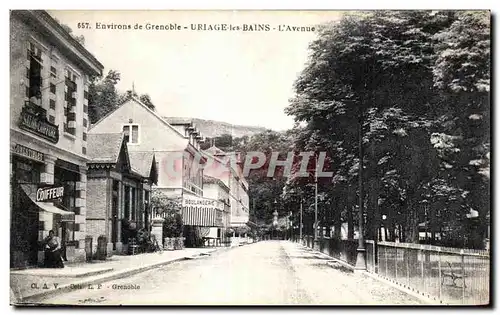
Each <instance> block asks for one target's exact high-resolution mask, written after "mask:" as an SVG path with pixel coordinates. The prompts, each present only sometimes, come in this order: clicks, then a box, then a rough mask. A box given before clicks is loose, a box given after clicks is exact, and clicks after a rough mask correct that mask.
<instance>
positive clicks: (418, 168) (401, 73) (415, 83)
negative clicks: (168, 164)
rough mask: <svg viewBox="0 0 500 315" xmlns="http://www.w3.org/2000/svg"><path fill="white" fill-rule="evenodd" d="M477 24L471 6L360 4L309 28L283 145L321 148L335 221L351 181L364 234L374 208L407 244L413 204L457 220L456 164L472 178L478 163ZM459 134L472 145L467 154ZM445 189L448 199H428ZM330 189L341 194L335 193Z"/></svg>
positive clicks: (484, 64)
mask: <svg viewBox="0 0 500 315" xmlns="http://www.w3.org/2000/svg"><path fill="white" fill-rule="evenodd" d="M488 22H489V20H488V19H487V18H485V15H484V14H482V13H474V12H472V13H471V12H460V13H456V12H451V11H445V12H433V11H372V12H361V13H354V14H346V15H345V16H344V17H343V18H342V19H341V20H340V21H339V22H338V23H331V24H327V25H325V26H323V27H321V28H320V29H319V32H318V38H317V39H316V40H315V41H313V42H312V43H311V45H310V51H311V54H310V60H309V62H308V64H307V65H306V67H305V69H304V70H303V71H302V73H301V74H300V75H299V77H298V79H297V81H296V83H295V91H296V95H295V97H294V98H293V99H292V100H291V101H290V105H289V106H288V108H287V109H286V111H285V112H286V113H287V114H288V115H291V116H293V117H294V118H295V120H296V122H297V123H301V124H302V125H301V127H300V128H299V127H298V126H297V127H295V128H294V129H295V130H296V134H297V136H296V137H295V147H296V148H300V149H308V150H313V151H315V152H316V151H318V150H320V151H326V152H327V153H328V156H331V159H330V160H329V161H330V163H331V164H334V165H335V167H333V169H335V176H334V178H333V180H332V184H333V185H330V186H331V188H332V189H331V190H330V191H326V193H327V194H330V196H329V198H330V199H332V200H333V202H331V203H330V204H335V205H337V206H340V207H341V208H342V211H341V213H346V214H347V220H350V218H351V210H352V205H353V200H355V199H356V197H358V198H359V194H360V193H361V192H360V190H359V189H358V190H357V191H356V190H355V189H351V187H352V180H353V178H355V177H358V178H359V180H360V185H357V186H358V187H359V188H361V187H364V188H366V189H367V193H368V194H367V195H365V194H363V199H362V200H360V203H359V205H361V206H368V208H367V211H366V214H365V215H366V216H365V218H366V221H367V224H368V226H367V227H368V228H367V229H365V233H367V236H368V237H370V238H374V237H377V235H376V234H375V233H377V231H378V226H379V224H380V222H379V220H380V216H381V213H380V212H379V210H378V209H379V208H380V209H384V211H385V213H384V214H386V215H387V217H389V218H390V219H389V221H390V222H389V225H391V230H392V231H395V227H396V226H404V227H406V229H401V228H399V229H398V230H399V231H400V232H399V234H400V235H398V236H399V237H400V239H402V240H403V241H407V242H416V241H418V233H417V232H418V230H417V226H418V223H419V222H421V221H422V220H423V216H424V208H425V207H424V204H425V202H430V203H431V208H432V209H436V208H438V207H442V206H443V205H444V207H445V208H444V209H443V210H444V212H446V215H444V216H441V220H444V217H446V220H444V221H443V222H449V224H452V221H453V220H457V219H460V220H462V219H463V218H465V213H466V209H467V207H469V205H470V204H471V203H470V202H471V200H470V198H469V197H468V194H469V192H471V191H473V189H472V188H473V187H471V186H474V185H477V183H478V179H473V178H474V177H473V174H472V175H467V173H468V171H467V170H466V169H465V168H466V167H465V166H466V165H468V168H469V169H470V168H472V167H471V165H472V166H475V167H476V174H484V173H485V172H486V170H487V169H488V165H489V158H488V157H489V155H488V153H487V152H489V138H488V132H485V131H486V130H489V128H486V129H484V126H487V124H479V123H478V122H477V121H478V120H481V119H482V118H483V117H489V116H488V105H489V103H488V102H487V101H485V100H487V99H488V98H487V95H485V94H484V92H485V91H487V90H488V86H489V83H488V81H489V69H488V66H489V63H488V60H489V29H488ZM467 28H469V29H467ZM476 33H477V34H478V36H474V34H476ZM484 48H488V49H484ZM481 49H482V50H481ZM474 78H477V80H475V79H474ZM446 90H448V91H446ZM458 91H459V92H460V94H461V95H457V94H456V92H458ZM452 92H455V94H454V93H452ZM480 93H483V94H480ZM467 104H468V105H467ZM461 106H463V108H462V107H461ZM464 108H466V109H467V108H471V109H472V108H473V109H474V110H475V112H471V111H469V110H464ZM471 120H473V121H476V125H475V126H476V128H472V127H471V125H472V124H471V122H470V121H471ZM479 125H481V126H480V127H479ZM356 126H357V127H356ZM465 134H468V135H467V136H465V137H464V135H465ZM360 135H363V137H362V138H361V137H360ZM464 139H469V143H474V144H477V145H474V146H472V147H473V148H474V149H472V150H467V149H466V148H465V146H464V145H465V143H466V142H465V141H464ZM358 140H359V141H358ZM360 144H361V147H362V148H363V151H364V154H362V155H359V156H358V152H360ZM474 150H476V152H479V153H480V154H476V155H475V154H474V153H473V152H471V151H474ZM476 156H477V157H476ZM361 158H362V159H361ZM360 162H362V164H360ZM360 165H363V168H362V170H363V171H364V172H363V176H362V177H359V171H360ZM467 178H469V180H464V179H467ZM470 179H472V180H470ZM310 183H311V179H309V184H310ZM465 183H466V184H465ZM486 183H487V181H486ZM304 184H305V183H304V179H299V180H298V181H296V183H293V182H291V183H290V184H289V185H290V187H294V185H295V187H300V186H303V185H304ZM483 187H484V186H483ZM445 192H446V193H448V194H451V195H453V196H455V197H453V198H452V199H453V200H452V202H444V201H443V200H442V199H440V198H439V197H438V196H439V195H441V194H443V193H445ZM339 193H340V194H346V195H347V196H346V197H345V198H343V197H341V198H340V200H339V199H338V198H337V199H336V198H335V196H336V195H338V194H339ZM429 194H430V195H431V196H429ZM353 195H354V196H353ZM430 197H432V198H430ZM342 199H343V200H342ZM483 199H484V198H483ZM443 202H444V203H443ZM341 217H342V215H341ZM432 220H434V223H435V224H436V218H432ZM432 220H431V221H432ZM334 221H335V220H334ZM336 221H338V214H336ZM447 224H448V223H447Z"/></svg>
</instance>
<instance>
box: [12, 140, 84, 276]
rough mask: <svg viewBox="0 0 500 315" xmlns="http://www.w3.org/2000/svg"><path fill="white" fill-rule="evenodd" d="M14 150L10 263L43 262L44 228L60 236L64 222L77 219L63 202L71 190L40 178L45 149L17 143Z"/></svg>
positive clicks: (24, 264)
mask: <svg viewBox="0 0 500 315" xmlns="http://www.w3.org/2000/svg"><path fill="white" fill-rule="evenodd" d="M12 153H13V154H12V158H11V166H12V172H11V214H12V216H11V229H10V231H11V246H10V248H11V260H10V267H11V268H27V267H30V266H37V265H40V264H42V263H43V259H40V256H41V255H40V253H41V252H42V250H43V247H42V242H41V241H42V240H43V238H44V236H45V235H44V233H43V232H44V231H45V230H53V231H54V232H55V234H56V235H58V236H59V237H61V235H64V234H63V233H64V231H63V230H62V227H63V226H64V223H65V222H74V213H73V212H71V211H68V209H67V208H65V207H64V206H63V200H64V199H66V198H68V196H69V195H70V194H71V193H70V192H68V191H65V189H64V186H62V185H57V184H56V185H49V184H46V183H42V182H41V181H40V178H41V174H43V170H44V163H43V162H44V158H45V156H44V154H43V153H41V152H39V151H35V150H33V149H30V148H27V147H24V146H22V145H16V146H15V149H14V150H13V152H12ZM62 245H63V246H64V245H65V244H64V243H63V244H62ZM63 249H64V247H63ZM42 253H43V252H42ZM42 257H43V256H42Z"/></svg>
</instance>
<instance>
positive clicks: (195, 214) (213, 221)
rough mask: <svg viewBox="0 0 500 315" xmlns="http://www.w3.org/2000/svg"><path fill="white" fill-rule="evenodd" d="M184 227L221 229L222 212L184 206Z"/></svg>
mask: <svg viewBox="0 0 500 315" xmlns="http://www.w3.org/2000/svg"><path fill="white" fill-rule="evenodd" d="M182 221H183V223H184V225H196V226H209V227H210V226H212V227H221V226H223V222H222V210H219V209H216V208H210V207H200V206H185V207H183V208H182Z"/></svg>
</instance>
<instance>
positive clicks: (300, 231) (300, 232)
mask: <svg viewBox="0 0 500 315" xmlns="http://www.w3.org/2000/svg"><path fill="white" fill-rule="evenodd" d="M299 239H300V242H302V198H300V227H299Z"/></svg>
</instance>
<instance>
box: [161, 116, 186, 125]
mask: <svg viewBox="0 0 500 315" xmlns="http://www.w3.org/2000/svg"><path fill="white" fill-rule="evenodd" d="M162 118H163V119H165V120H166V121H167V122H168V123H169V124H171V125H191V124H193V119H192V118H187V117H166V116H163V117H162Z"/></svg>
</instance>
